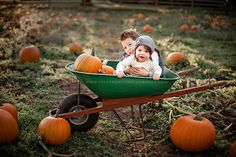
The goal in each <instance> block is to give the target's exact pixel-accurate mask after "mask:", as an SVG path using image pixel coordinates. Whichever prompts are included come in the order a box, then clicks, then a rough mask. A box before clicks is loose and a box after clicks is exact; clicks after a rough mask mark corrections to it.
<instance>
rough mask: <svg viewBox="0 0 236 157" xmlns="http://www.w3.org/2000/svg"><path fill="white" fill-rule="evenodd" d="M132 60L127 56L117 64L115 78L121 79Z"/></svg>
mask: <svg viewBox="0 0 236 157" xmlns="http://www.w3.org/2000/svg"><path fill="white" fill-rule="evenodd" d="M132 58H133V57H132V56H129V57H127V58H125V59H124V60H122V61H121V62H119V63H118V64H117V67H116V75H117V77H119V78H122V77H123V76H124V70H125V68H126V67H127V66H129V65H130V64H131V62H132Z"/></svg>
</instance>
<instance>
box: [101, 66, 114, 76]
mask: <svg viewBox="0 0 236 157" xmlns="http://www.w3.org/2000/svg"><path fill="white" fill-rule="evenodd" d="M114 71H115V70H114V68H112V67H111V66H108V65H102V73H104V74H113V72H114Z"/></svg>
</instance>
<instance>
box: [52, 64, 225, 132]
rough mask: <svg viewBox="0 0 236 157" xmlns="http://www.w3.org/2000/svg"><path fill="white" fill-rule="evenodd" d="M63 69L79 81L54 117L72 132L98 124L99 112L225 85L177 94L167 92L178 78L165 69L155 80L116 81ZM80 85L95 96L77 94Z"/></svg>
mask: <svg viewBox="0 0 236 157" xmlns="http://www.w3.org/2000/svg"><path fill="white" fill-rule="evenodd" d="M117 63H118V61H107V65H110V66H112V67H114V68H115V67H116V65H117ZM65 68H66V69H67V70H68V71H69V72H70V73H72V74H73V75H74V76H76V78H77V79H78V80H79V90H78V91H79V92H78V93H75V94H72V95H69V96H67V97H66V98H64V99H63V100H62V101H61V103H60V105H59V107H58V109H57V116H58V117H62V118H65V119H67V120H68V122H69V123H70V126H71V129H72V131H89V130H90V129H92V128H93V127H94V126H95V125H96V123H97V121H98V118H99V112H103V111H108V110H112V111H114V110H115V109H117V108H122V107H127V106H132V105H136V104H145V103H148V102H151V101H155V100H163V99H165V98H170V97H177V96H181V95H185V94H190V93H193V92H198V91H203V90H207V89H210V88H214V87H217V86H222V85H225V84H226V83H225V82H218V83H214V84H208V85H203V86H198V87H192V88H187V89H181V90H178V91H168V90H169V89H171V87H172V85H173V84H174V83H175V81H177V80H178V79H180V77H179V75H178V74H176V73H174V72H172V71H171V70H169V69H167V68H165V69H164V74H163V76H162V77H161V78H160V80H158V81H156V80H153V79H152V78H150V77H138V76H126V77H124V78H117V77H116V76H114V75H106V74H99V73H98V74H95V73H85V72H79V71H75V70H73V63H70V64H67V65H66V66H65ZM179 74H182V73H179ZM80 83H83V84H84V85H85V86H87V87H88V88H89V89H90V90H91V91H92V92H93V93H95V94H96V95H97V97H96V98H92V97H90V96H88V95H84V94H81V93H80ZM167 91H168V92H167ZM98 102H102V105H99V106H98V105H97V103H98Z"/></svg>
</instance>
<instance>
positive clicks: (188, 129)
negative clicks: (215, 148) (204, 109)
mask: <svg viewBox="0 0 236 157" xmlns="http://www.w3.org/2000/svg"><path fill="white" fill-rule="evenodd" d="M195 117H196V116H194V115H187V116H182V117H180V118H178V119H177V120H176V121H175V122H174V124H173V125H172V126H171V130H170V138H171V140H172V141H173V143H174V144H175V145H176V147H178V148H180V149H182V150H184V151H189V152H198V151H203V150H206V149H208V148H209V147H210V146H211V145H213V143H214V140H215V138H216V130H215V127H214V125H213V124H212V123H211V122H210V121H209V120H208V119H206V118H203V117H202V118H200V119H199V120H196V119H195Z"/></svg>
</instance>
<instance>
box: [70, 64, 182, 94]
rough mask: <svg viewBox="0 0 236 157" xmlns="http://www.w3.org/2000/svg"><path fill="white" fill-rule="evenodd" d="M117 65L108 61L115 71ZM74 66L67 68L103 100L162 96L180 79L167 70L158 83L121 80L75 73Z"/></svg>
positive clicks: (130, 79) (146, 78) (149, 78)
mask: <svg viewBox="0 0 236 157" xmlns="http://www.w3.org/2000/svg"><path fill="white" fill-rule="evenodd" d="M110 63H111V64H110ZM117 63H118V61H108V62H107V65H109V66H112V67H113V68H114V69H115V67H116V65H117ZM73 66H74V64H73V63H70V64H67V65H66V67H65V68H66V69H67V70H68V71H69V72H71V73H73V74H74V75H75V76H76V77H77V78H78V79H79V80H80V81H81V82H82V83H84V84H85V85H86V86H87V87H88V88H89V89H90V90H91V91H93V92H94V93H95V94H96V95H97V96H99V97H101V98H127V97H139V96H153V95H161V94H163V93H164V92H166V91H167V90H169V89H170V88H171V86H172V85H173V83H174V82H175V81H176V80H178V79H179V76H178V75H176V74H175V73H173V72H172V71H170V70H169V69H165V70H164V75H163V77H161V78H160V80H158V81H156V80H153V79H152V78H151V77H138V76H126V77H124V78H122V79H120V78H117V77H116V76H114V75H106V74H97V73H86V72H79V71H75V70H74V69H73Z"/></svg>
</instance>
